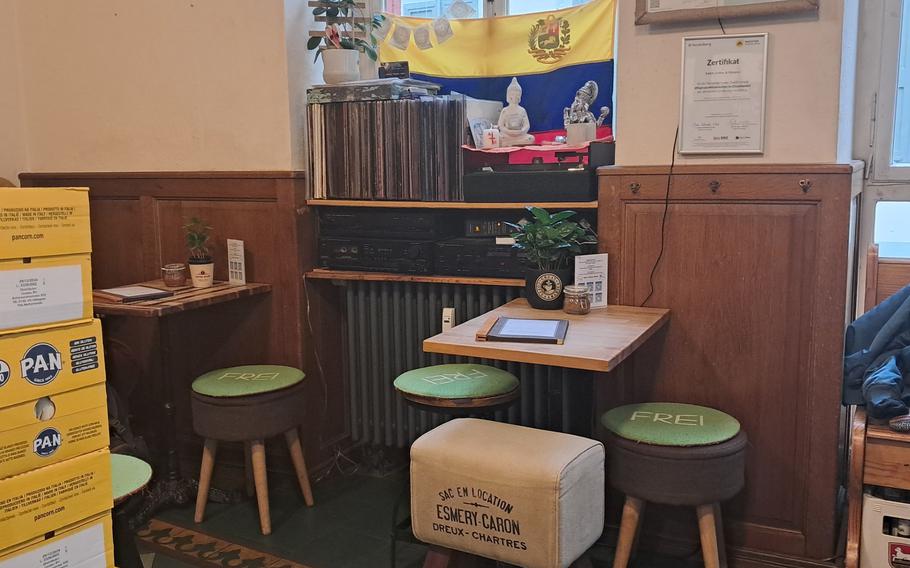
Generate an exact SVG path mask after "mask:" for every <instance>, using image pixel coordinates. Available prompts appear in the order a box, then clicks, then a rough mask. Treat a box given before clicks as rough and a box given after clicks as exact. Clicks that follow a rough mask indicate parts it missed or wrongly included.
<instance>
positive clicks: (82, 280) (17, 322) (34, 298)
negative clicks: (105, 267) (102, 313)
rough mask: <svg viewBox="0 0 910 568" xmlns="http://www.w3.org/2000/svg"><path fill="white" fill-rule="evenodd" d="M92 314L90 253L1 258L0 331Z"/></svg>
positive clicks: (40, 325) (66, 320)
mask: <svg viewBox="0 0 910 568" xmlns="http://www.w3.org/2000/svg"><path fill="white" fill-rule="evenodd" d="M91 317H92V260H91V255H89V254H75V255H67V256H47V257H33V258H29V259H12V260H0V334H5V333H13V332H18V331H27V330H30V329H38V328H41V327H46V326H48V325H51V324H58V323H62V322H71V321H78V320H85V319H89V318H91Z"/></svg>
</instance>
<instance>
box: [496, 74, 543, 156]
mask: <svg viewBox="0 0 910 568" xmlns="http://www.w3.org/2000/svg"><path fill="white" fill-rule="evenodd" d="M506 101H508V103H509V104H508V105H506V106H505V107H503V109H502V112H501V113H499V121H498V122H497V124H498V125H499V132H500V134H501V138H502V142H501V143H502V145H503V146H527V145H528V144H533V143H534V137H533V136H532V135H530V134H528V130H530V129H531V122H530V121H529V120H528V113H527V111H526V110H525V109H524V108H523V107H521V106H520V105H519V104H518V103H520V102H521V85H519V84H518V79H516V78H515V77H512V82H511V83H510V84H509V88H508V89H506Z"/></svg>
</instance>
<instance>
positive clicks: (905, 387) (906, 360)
mask: <svg viewBox="0 0 910 568" xmlns="http://www.w3.org/2000/svg"><path fill="white" fill-rule="evenodd" d="M843 400H844V404H865V405H866V407H867V412H868V413H869V415H870V416H872V417H873V418H892V417H894V416H900V415H902V414H907V413H908V412H910V286H905V287H904V288H902V289H901V290H900V291H898V292H897V293H896V294H894V295H893V296H891V297H890V298H888V299H887V300H885V301H884V302H882V303H881V304H879V305H878V306H876V307H875V308H873V309H872V310H870V311H869V312H867V313H865V314H864V315H863V316H862V317H860V318H859V319H857V320H856V321H854V322H853V323H852V324H850V326H849V327H847V335H846V339H845V348H844V392H843Z"/></svg>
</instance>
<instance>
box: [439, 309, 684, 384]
mask: <svg viewBox="0 0 910 568" xmlns="http://www.w3.org/2000/svg"><path fill="white" fill-rule="evenodd" d="M503 316H505V317H510V318H527V319H548V318H550V319H567V320H569V328H568V330H567V332H566V339H565V342H564V343H563V344H562V345H552V344H541V343H517V342H516V343H511V342H503V341H477V340H476V339H475V338H474V335H475V333H477V330H478V329H480V328H481V326H483V324H484V323H485V322H487V321H488V320H489V319H490V318H493V317H503ZM669 318H670V310H665V309H662V308H636V307H632V306H608V307H606V308H602V309H598V310H591V313H590V314H587V315H584V316H574V315H569V314H567V313H565V312H562V311H555V310H554V311H546V310H537V309H534V308H532V307H531V306H529V305H528V301H527V300H525V299H524V298H517V299H515V300H512V301H511V302H509V303H508V304H505V305H502V306H500V307H498V308H496V309H494V310H491V311H489V312H487V313H485V314H483V315H482V316H479V317H476V318H474V319H472V320H469V321H466V322H464V323H463V324H461V325H457V326H455V327H453V328H452V329H450V330H448V331H444V332H442V333H440V334H438V335H434V336H433V337H430V338H427V339H425V340H424V341H423V350H424V351H427V352H429V353H444V354H447V355H463V356H467V357H481V358H485V359H497V360H499V361H515V362H517V363H535V364H538V365H550V366H553V367H564V368H567V369H579V370H583V371H595V372H608V371H612V370H613V369H615V368H616V366H617V365H619V364H620V363H622V361H623V360H624V359H626V357H628V356H629V355H631V354H632V353H633V352H634V351H635V350H636V349H638V347H639V346H640V345H641V344H642V343H644V342H645V341H646V340H647V339H648V338H649V337H651V336H652V335H654V332H656V331H657V330H658V329H660V328H661V327H663V325H664V324H665V323H667V320H668V319H669Z"/></svg>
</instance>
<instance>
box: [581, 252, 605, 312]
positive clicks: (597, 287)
mask: <svg viewBox="0 0 910 568" xmlns="http://www.w3.org/2000/svg"><path fill="white" fill-rule="evenodd" d="M575 284H577V285H579V286H586V287H587V288H588V292H589V293H590V294H591V307H592V308H604V307H606V306H607V253H601V254H583V255H579V256H576V257H575Z"/></svg>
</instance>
